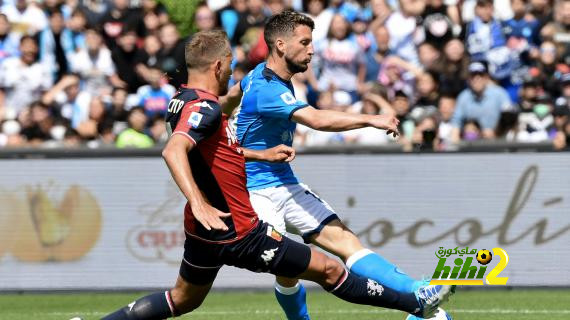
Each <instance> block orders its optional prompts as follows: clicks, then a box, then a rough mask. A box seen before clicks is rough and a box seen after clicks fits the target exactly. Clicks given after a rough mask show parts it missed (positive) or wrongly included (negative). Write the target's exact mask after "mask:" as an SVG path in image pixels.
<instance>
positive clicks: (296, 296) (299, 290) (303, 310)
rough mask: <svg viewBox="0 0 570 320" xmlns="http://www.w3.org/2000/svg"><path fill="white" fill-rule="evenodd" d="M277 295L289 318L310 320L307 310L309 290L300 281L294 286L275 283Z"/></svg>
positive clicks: (292, 319) (290, 319) (289, 319)
mask: <svg viewBox="0 0 570 320" xmlns="http://www.w3.org/2000/svg"><path fill="white" fill-rule="evenodd" d="M275 297H276V298H277V301H278V302H279V304H280V305H281V308H282V309H283V311H285V314H286V315H287V319H288V320H310V319H311V318H309V311H308V310H307V291H306V290H305V287H303V285H302V284H301V283H300V282H297V285H296V286H294V287H292V288H287V287H283V286H281V285H279V284H278V283H275Z"/></svg>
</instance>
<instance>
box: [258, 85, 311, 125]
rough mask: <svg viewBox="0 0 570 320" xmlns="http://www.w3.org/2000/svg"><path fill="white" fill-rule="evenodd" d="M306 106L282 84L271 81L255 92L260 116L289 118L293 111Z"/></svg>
mask: <svg viewBox="0 0 570 320" xmlns="http://www.w3.org/2000/svg"><path fill="white" fill-rule="evenodd" d="M306 106H308V104H307V103H306V102H303V101H299V100H297V99H296V98H295V96H294V95H293V93H292V92H291V90H289V88H287V87H286V86H284V85H278V84H273V83H272V84H270V85H269V86H267V87H264V88H263V90H259V91H258V92H257V112H258V113H259V114H260V115H262V116H266V117H272V118H280V119H291V116H292V115H293V113H294V112H295V111H297V110H299V109H301V108H304V107H306Z"/></svg>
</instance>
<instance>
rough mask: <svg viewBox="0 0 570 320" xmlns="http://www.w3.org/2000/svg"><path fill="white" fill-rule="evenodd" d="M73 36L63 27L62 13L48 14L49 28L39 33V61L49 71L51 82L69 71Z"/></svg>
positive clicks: (72, 50)
mask: <svg viewBox="0 0 570 320" xmlns="http://www.w3.org/2000/svg"><path fill="white" fill-rule="evenodd" d="M74 50H75V48H74V43H73V34H72V33H71V30H69V29H68V28H66V27H65V21H64V20H63V13H62V12H61V11H52V12H50V13H49V28H46V29H45V30H43V31H41V32H40V33H39V59H40V62H41V63H42V64H43V65H44V67H45V68H46V69H48V70H50V73H51V82H52V83H56V82H58V81H59V80H60V79H61V77H63V75H64V74H66V73H68V72H69V70H70V66H69V65H70V61H71V56H72V55H73V53H74Z"/></svg>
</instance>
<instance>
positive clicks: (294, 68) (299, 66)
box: [285, 56, 309, 74]
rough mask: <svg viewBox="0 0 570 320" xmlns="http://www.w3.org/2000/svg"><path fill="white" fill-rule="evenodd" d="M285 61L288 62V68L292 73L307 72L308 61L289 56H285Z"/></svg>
mask: <svg viewBox="0 0 570 320" xmlns="http://www.w3.org/2000/svg"><path fill="white" fill-rule="evenodd" d="M285 63H287V69H288V70H289V71H290V72H291V73H292V74H296V73H301V72H305V71H307V68H308V67H309V64H308V63H303V62H295V61H293V60H292V59H290V58H288V57H287V56H285Z"/></svg>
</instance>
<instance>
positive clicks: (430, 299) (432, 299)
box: [413, 285, 455, 319]
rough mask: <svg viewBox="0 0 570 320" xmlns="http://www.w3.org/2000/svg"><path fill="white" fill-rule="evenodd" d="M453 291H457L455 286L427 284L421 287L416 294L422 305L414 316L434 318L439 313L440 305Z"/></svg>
mask: <svg viewBox="0 0 570 320" xmlns="http://www.w3.org/2000/svg"><path fill="white" fill-rule="evenodd" d="M453 293H455V286H442V285H437V286H436V285H427V286H422V287H419V288H418V289H417V290H416V291H415V292H414V294H415V295H416V299H417V300H418V303H419V305H420V311H419V312H417V313H414V314H413V316H416V317H418V318H420V319H422V318H423V319H429V318H433V317H434V316H435V315H436V313H438V307H439V306H440V305H441V304H443V303H445V302H446V301H447V300H448V299H449V296H451V295H452V294H453ZM444 319H445V318H444Z"/></svg>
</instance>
